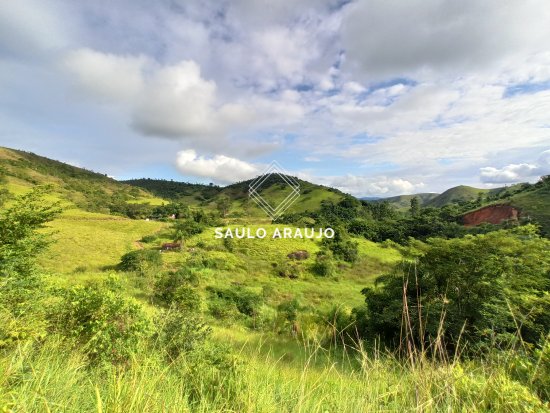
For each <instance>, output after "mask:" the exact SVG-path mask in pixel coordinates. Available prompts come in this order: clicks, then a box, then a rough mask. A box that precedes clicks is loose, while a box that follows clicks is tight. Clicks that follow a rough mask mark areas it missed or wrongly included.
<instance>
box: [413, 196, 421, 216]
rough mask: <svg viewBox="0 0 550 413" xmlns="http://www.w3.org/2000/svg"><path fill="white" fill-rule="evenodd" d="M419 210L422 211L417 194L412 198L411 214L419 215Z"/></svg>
mask: <svg viewBox="0 0 550 413" xmlns="http://www.w3.org/2000/svg"><path fill="white" fill-rule="evenodd" d="M419 211H420V201H419V200H418V197H417V196H414V197H412V198H411V215H412V216H413V217H415V216H417V215H418V212H419Z"/></svg>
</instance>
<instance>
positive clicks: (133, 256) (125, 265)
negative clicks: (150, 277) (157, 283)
mask: <svg viewBox="0 0 550 413" xmlns="http://www.w3.org/2000/svg"><path fill="white" fill-rule="evenodd" d="M161 266H162V254H161V253H160V251H158V250H145V249H144V250H135V251H130V252H128V253H126V254H124V255H123V256H122V257H121V258H120V263H119V265H118V268H119V269H121V270H122V271H136V272H139V273H140V274H142V275H145V274H147V273H148V272H150V271H152V270H156V269H159V268H160V267H161Z"/></svg>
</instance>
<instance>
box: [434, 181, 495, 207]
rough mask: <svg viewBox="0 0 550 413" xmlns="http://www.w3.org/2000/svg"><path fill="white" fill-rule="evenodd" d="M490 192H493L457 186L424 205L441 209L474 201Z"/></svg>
mask: <svg viewBox="0 0 550 413" xmlns="http://www.w3.org/2000/svg"><path fill="white" fill-rule="evenodd" d="M491 191H494V190H492V189H479V188H474V187H472V186H466V185H459V186H455V187H453V188H450V189H447V190H446V191H445V192H443V193H442V194H440V195H438V196H437V197H435V198H433V199H431V200H430V201H429V202H427V203H426V204H425V205H426V206H431V207H443V206H445V205H448V204H450V203H453V202H461V201H462V202H467V201H473V200H474V199H477V197H478V196H479V194H487V193H490V192H491Z"/></svg>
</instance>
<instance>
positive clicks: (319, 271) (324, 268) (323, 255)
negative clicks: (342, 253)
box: [311, 250, 336, 277]
mask: <svg viewBox="0 0 550 413" xmlns="http://www.w3.org/2000/svg"><path fill="white" fill-rule="evenodd" d="M311 268H312V271H313V273H314V274H315V275H318V276H320V277H333V276H335V275H336V263H335V262H334V259H333V257H332V253H331V252H330V251H327V250H321V251H318V252H317V254H315V263H314V264H313V265H312V267H311Z"/></svg>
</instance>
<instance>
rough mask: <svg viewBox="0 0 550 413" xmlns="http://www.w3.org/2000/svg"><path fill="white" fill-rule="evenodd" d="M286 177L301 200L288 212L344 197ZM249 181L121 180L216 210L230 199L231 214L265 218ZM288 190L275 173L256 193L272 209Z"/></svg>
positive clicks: (329, 189) (163, 196)
mask: <svg viewBox="0 0 550 413" xmlns="http://www.w3.org/2000/svg"><path fill="white" fill-rule="evenodd" d="M288 178H292V179H293V180H294V181H296V182H298V184H299V187H300V197H299V198H298V199H296V201H295V202H294V203H293V204H292V205H291V206H290V207H289V209H288V210H289V212H303V211H307V210H309V211H313V210H316V209H318V208H319V206H320V204H321V202H322V201H327V200H332V201H338V200H340V199H342V198H343V197H344V196H345V194H344V193H343V192H341V191H339V190H337V189H335V188H330V187H326V186H322V185H316V184H313V183H311V182H307V181H303V180H301V179H298V178H296V177H288ZM252 182H253V180H252V179H249V180H246V181H241V182H237V183H234V184H231V185H228V186H225V187H219V186H216V185H204V184H193V183H188V182H177V181H168V180H163V179H148V178H143V179H132V180H127V181H123V183H125V184H128V185H132V186H136V187H139V188H141V189H144V190H147V191H148V192H150V193H152V194H154V195H156V196H159V197H162V198H165V199H169V200H172V201H178V202H183V203H186V204H188V205H194V206H201V207H206V208H210V209H214V208H216V205H217V203H218V201H219V200H220V199H221V198H222V197H224V198H228V199H229V202H230V207H229V213H230V215H234V216H239V215H243V214H246V215H251V216H265V213H264V212H263V211H261V209H260V208H259V207H258V206H257V205H256V204H255V203H254V202H253V201H252V200H251V199H250V197H249V188H250V184H251V183H252ZM291 191H292V190H291V189H290V187H289V186H288V185H286V184H285V183H284V180H283V178H282V177H281V176H279V175H277V174H271V175H270V176H268V177H267V179H266V180H265V181H264V183H263V184H262V185H261V186H260V187H259V188H258V193H259V194H260V195H261V196H262V197H263V198H264V199H265V200H266V201H267V202H268V203H270V204H271V205H272V206H275V205H278V204H279V203H280V202H282V201H283V200H284V199H285V198H286V197H287V196H288V195H290V193H291Z"/></svg>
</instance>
